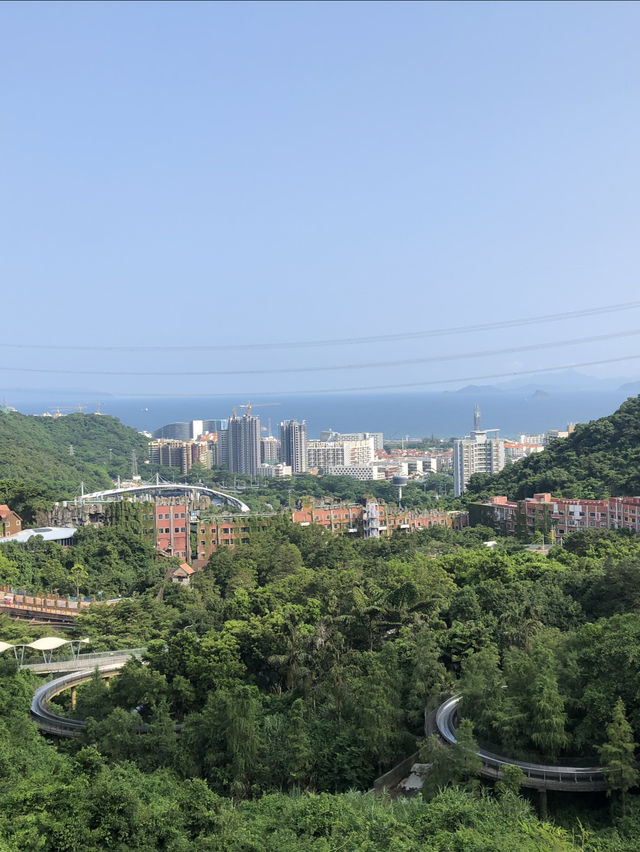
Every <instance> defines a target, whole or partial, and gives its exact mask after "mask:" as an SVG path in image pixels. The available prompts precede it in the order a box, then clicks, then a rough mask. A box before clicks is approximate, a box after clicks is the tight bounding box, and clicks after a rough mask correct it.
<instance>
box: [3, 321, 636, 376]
mask: <svg viewBox="0 0 640 852" xmlns="http://www.w3.org/2000/svg"><path fill="white" fill-rule="evenodd" d="M638 334H640V329H632V330H630V331H618V332H613V333H611V334H598V335H594V336H591V337H575V338H573V339H571V340H558V341H554V342H551V343H529V344H527V345H525V346H509V347H507V348H506V349H480V350H477V351H475V352H454V353H453V354H449V355H431V356H429V357H427V358H404V359H402V360H399V361H370V362H368V363H365V364H330V365H326V366H324V365H321V366H318V367H274V368H260V369H258V370H68V369H60V368H55V367H53V368H50V367H10V366H6V367H2V368H0V369H1V370H5V371H7V372H11V373H47V374H54V375H71V376H184V377H185V378H186V377H189V376H198V377H200V376H259V375H272V374H276V373H327V372H334V371H336V370H364V369H372V368H381V367H405V366H407V365H411V364H433V363H436V362H442V361H463V360H465V359H467V358H484V357H489V356H493V355H512V354H515V353H517V352H533V351H539V350H541V349H557V348H559V347H564V346H577V345H580V344H583V343H596V342H599V341H602V340H611V339H612V338H614V337H615V338H619V337H635V336H637V335H638Z"/></svg>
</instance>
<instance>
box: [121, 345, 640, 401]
mask: <svg viewBox="0 0 640 852" xmlns="http://www.w3.org/2000/svg"><path fill="white" fill-rule="evenodd" d="M638 359H640V354H638V355H622V356H620V357H618V358H604V359H600V360H598V361H577V362H574V363H572V364H558V365H557V366H554V367H538V368H536V369H533V370H509V371H507V372H505V373H486V374H484V375H481V376H458V377H452V378H448V379H429V380H427V381H420V382H393V383H392V384H386V385H367V386H362V385H360V386H354V387H348V388H319V389H317V390H313V389H311V390H310V389H309V388H304V389H302V390H300V389H298V390H277V391H263V390H262V391H257V390H254V391H246V390H245V391H242V392H239V391H233V393H231V392H227V393H121V392H118V393H112V394H111V396H112V397H114V398H123V399H124V398H131V399H211V398H213V397H229V396H237V397H240V396H253V397H256V398H260V397H270V396H313V395H314V394H330V393H366V392H368V391H381V390H398V389H405V388H420V387H431V386H433V387H435V386H438V385H452V384H458V383H460V382H477V381H483V380H485V379H512V378H517V377H518V376H533V375H537V374H538V373H554V372H558V371H559V370H577V369H578V368H580V367H598V366H600V365H602V364H619V363H621V362H623V361H636V360H638Z"/></svg>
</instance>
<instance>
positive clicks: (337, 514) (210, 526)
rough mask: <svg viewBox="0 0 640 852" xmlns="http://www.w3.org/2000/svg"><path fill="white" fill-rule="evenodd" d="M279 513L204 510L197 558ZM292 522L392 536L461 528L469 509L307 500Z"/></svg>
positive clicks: (243, 538)
mask: <svg viewBox="0 0 640 852" xmlns="http://www.w3.org/2000/svg"><path fill="white" fill-rule="evenodd" d="M279 517H281V516H280V515H275V514H274V515H244V516H243V515H209V516H207V515H206V514H205V513H202V515H201V517H200V519H199V521H198V524H197V560H198V562H201V561H202V560H205V561H206V560H207V559H208V558H209V556H210V555H211V554H212V553H214V552H215V551H216V550H218V549H220V548H224V547H231V548H233V547H236V546H237V545H238V544H247V543H248V542H249V541H250V539H251V534H252V532H254V531H259V530H265V529H267V528H268V527H269V525H270V524H272V523H273V522H274V521H275V520H276V519H277V518H279ZM289 517H290V518H291V520H292V521H293V523H296V524H300V526H303V527H307V526H311V525H312V524H313V525H316V526H319V527H322V528H323V529H325V530H327V531H329V532H331V533H333V534H334V535H340V534H346V535H353V536H355V537H358V538H363V537H368V538H370V537H376V538H377V537H378V536H387V535H391V534H392V533H393V532H395V531H396V530H403V531H407V532H411V531H416V530H420V529H428V528H429V527H434V526H444V527H451V528H454V529H462V528H463V527H465V526H467V523H468V516H467V513H466V512H438V511H408V510H405V509H398V508H397V507H395V506H387V505H385V504H384V503H377V502H374V501H370V502H369V503H367V505H366V506H363V505H362V504H356V503H353V504H351V503H349V504H347V503H338V502H336V503H325V502H307V503H304V504H302V505H299V507H298V508H296V509H294V510H293V511H292V512H291V513H290V516H289ZM194 557H195V554H194Z"/></svg>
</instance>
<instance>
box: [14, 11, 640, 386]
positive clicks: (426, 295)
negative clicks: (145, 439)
mask: <svg viewBox="0 0 640 852" xmlns="http://www.w3.org/2000/svg"><path fill="white" fill-rule="evenodd" d="M0 22H1V23H2V29H3V31H4V34H5V38H4V42H5V43H4V45H3V56H2V58H1V59H0V73H1V74H2V77H3V78H4V79H5V80H6V81H8V82H9V84H10V85H8V86H6V87H5V90H4V93H3V103H4V108H5V109H4V115H5V119H6V124H5V131H6V132H5V133H4V134H3V136H2V138H1V140H0V145H1V146H2V147H1V150H2V153H3V159H4V162H5V164H6V169H5V179H4V184H5V192H4V193H3V201H2V202H0V216H1V217H2V223H3V233H4V245H3V251H2V254H1V255H0V257H1V259H0V269H1V270H2V275H3V279H4V280H5V281H6V282H9V287H8V305H9V309H12V310H14V311H15V312H16V313H17V315H19V316H22V318H23V319H22V321H21V322H16V323H12V324H10V325H6V326H5V329H4V335H3V342H4V343H5V344H12V343H13V344H32V345H47V344H48V345H54V346H59V345H62V344H65V343H66V344H69V345H78V346H82V345H93V346H108V345H109V344H113V345H115V346H150V345H167V346H179V345H186V346H189V345H197V344H203V345H216V346H225V345H227V346H229V347H232V346H238V345H247V346H249V347H250V346H252V345H253V344H255V343H256V342H258V343H266V344H269V343H271V344H284V343H286V342H287V341H302V342H304V341H314V340H326V339H330V338H336V339H345V338H346V339H348V338H350V337H351V338H367V337H369V338H375V337H389V336H392V335H398V336H399V338H400V339H398V340H395V341H393V340H388V341H377V342H373V343H365V342H363V343H361V344H358V345H353V344H351V345H350V344H347V343H343V344H335V345H334V346H333V347H324V348H317V349H313V350H312V349H309V350H308V351H307V350H305V349H303V351H295V350H294V351H292V350H287V349H282V350H278V349H274V350H273V351H267V352H266V353H265V352H256V351H254V350H253V349H251V348H247V349H246V350H239V349H237V348H236V349H229V350H227V351H225V350H222V351H218V352H208V353H207V352H206V351H205V352H202V353H197V354H195V355H194V354H193V353H175V352H172V353H170V356H169V357H167V356H164V357H163V356H162V354H159V353H157V352H151V351H138V352H134V353H131V352H119V351H113V352H110V353H108V352H74V351H66V352H63V351H60V350H51V351H37V350H35V351H30V350H25V349H7V348H5V350H4V355H5V357H4V358H3V362H4V363H3V364H2V366H1V367H0V396H2V395H4V394H5V393H8V392H9V394H10V391H11V389H12V388H15V387H22V388H23V389H25V390H27V391H28V390H30V389H31V390H35V389H38V388H44V387H46V386H48V387H49V388H55V389H56V390H57V391H60V392H64V391H68V392H72V393H73V392H75V391H74V389H75V388H90V389H91V392H92V393H94V392H98V393H103V394H105V395H106V394H116V395H119V394H129V395H134V396H144V395H146V394H149V395H151V396H153V395H156V394H165V395H167V396H172V395H180V394H182V395H185V396H186V395H198V394H202V395H209V394H224V395H228V394H238V396H242V397H244V396H246V395H247V394H263V395H266V394H285V393H297V392H308V393H314V392H316V393H317V392H320V391H321V390H322V389H329V390H331V391H336V390H340V389H342V388H349V387H362V388H377V387H386V386H394V387H401V386H403V385H406V386H411V385H413V386H415V387H416V389H419V388H420V383H421V382H427V381H428V382H431V383H432V384H431V385H429V386H424V389H425V390H430V389H431V388H433V389H436V387H437V385H436V382H438V381H440V380H447V379H460V382H459V384H467V383H469V382H470V381H475V380H476V377H483V376H487V377H492V376H503V377H504V378H507V377H508V374H511V373H521V374H523V375H526V374H532V371H533V372H536V371H538V370H539V371H544V370H546V369H549V368H550V367H553V366H556V365H572V364H585V363H590V362H595V361H609V360H610V361H611V363H610V364H602V365H601V366H596V365H594V366H593V368H589V369H586V368H585V369H586V371H587V372H592V373H593V374H594V375H595V376H596V377H606V376H616V377H617V376H620V377H625V376H626V377H627V379H629V380H631V379H633V378H636V377H638V376H640V363H639V362H638V360H634V359H633V358H631V357H628V356H634V355H635V354H636V353H637V352H638V351H639V350H638V347H637V346H635V341H634V339H633V337H634V336H635V335H636V333H640V332H636V326H640V322H639V320H640V312H638V310H637V309H629V310H628V311H621V312H617V313H616V312H612V313H606V314H603V315H602V316H597V315H591V316H583V317H580V318H576V319H573V320H570V321H569V320H567V321H555V322H550V323H548V324H546V325H545V324H541V325H539V326H535V327H532V328H531V329H528V330H527V329H526V328H525V330H524V332H523V331H522V329H519V328H517V327H515V328H508V327H504V328H499V329H496V330H493V331H487V330H477V331H470V332H468V333H467V334H465V335H462V336H458V337H456V336H452V337H440V338H435V339H433V340H429V339H427V338H420V337H412V336H411V335H412V334H416V333H419V332H422V331H429V330H430V329H432V330H437V329H443V328H452V327H464V326H474V325H476V326H477V325H481V324H490V323H492V322H493V323H500V322H506V321H509V320H512V319H514V318H518V317H527V316H540V315H545V314H561V313H571V312H575V311H578V310H580V309H583V308H584V309H592V308H598V307H602V306H606V305H610V304H620V303H625V302H631V301H632V300H633V299H634V297H635V291H636V289H637V288H636V287H635V279H634V271H635V268H637V266H638V261H640V248H639V246H638V242H637V239H636V235H637V231H638V225H639V224H640V211H639V207H638V198H639V197H640V193H639V192H638V190H639V189H640V175H639V174H638V170H637V167H636V151H637V149H638V147H640V124H639V122H638V119H637V115H636V113H637V110H636V109H635V104H636V103H637V101H638V97H639V96H640V57H638V55H637V50H636V39H635V32H637V28H638V23H640V9H639V8H638V6H637V5H635V4H622V3H613V4H603V3H592V4H570V3H559V4H553V5H551V4H549V5H546V4H532V3H523V4H513V3H506V4H492V3H484V4H477V5H476V4H468V3H460V4H412V3H394V4H391V3H379V4H366V5H365V4H362V5H361V4H354V3H342V4H339V5H338V4H327V5H324V4H314V3H311V4H286V3H267V4H254V3H246V4H238V5H236V4H229V3H220V4H196V3H184V4H175V3H166V4H142V3H131V4H120V3H114V4H102V5H100V4H77V5H76V4H70V3H53V4H33V3H26V4H15V3H7V4H4V5H3V7H2V9H0ZM625 334H626V336H625ZM607 335H610V336H609V337H608V338H607V337H606V336H607ZM611 335H615V336H611ZM525 336H526V340H525V339H523V338H525ZM597 337H599V338H600V340H594V339H593V338H597ZM581 338H590V342H589V343H576V344H575V345H566V341H567V340H571V339H581ZM552 343H555V344H560V343H562V344H563V346H562V347H559V346H556V347H551V346H549V348H540V349H538V350H536V351H535V356H534V355H532V354H531V353H529V354H527V352H526V351H522V352H517V351H512V352H507V353H504V354H503V355H481V356H478V355H473V356H472V355H469V356H468V357H467V358H466V359H459V360H452V361H451V363H449V362H444V363H439V362H437V361H432V362H428V361H427V360H426V359H435V358H438V357H445V358H446V357H450V358H453V357H454V356H456V355H458V356H459V355H460V354H461V353H477V352H485V351H488V350H492V351H493V350H509V349H510V350H517V349H518V348H520V347H523V346H525V345H527V344H534V345H539V346H540V347H542V346H543V345H545V344H552ZM615 359H624V360H615ZM403 360H404V361H412V360H413V361H415V362H417V363H413V364H411V363H406V364H403V365H398V364H396V365H390V364H389V362H393V361H396V362H397V361H403ZM420 362H422V363H420ZM366 363H371V364H378V365H380V363H382V364H384V365H385V366H376V367H369V368H366V369H365V368H358V369H356V368H353V369H345V368H344V367H343V366H342V365H346V364H366ZM331 365H334V366H340V370H336V371H335V372H334V373H328V372H327V373H326V374H325V373H323V370H322V369H321V368H323V367H324V366H331ZM11 366H12V367H14V368H15V367H16V366H20V367H21V368H23V369H31V370H38V369H41V370H45V369H58V370H60V371H61V372H60V373H59V374H56V375H54V376H53V377H52V376H50V375H48V374H47V373H45V372H34V373H20V372H16V371H11V370H10V369H9V367H11ZM307 368H315V370H314V371H313V372H304V373H302V375H299V374H296V373H289V372H287V373H281V372H280V371H283V370H293V369H300V370H306V369H307ZM74 370H75V371H79V370H88V371H91V370H94V371H105V372H109V373H112V374H113V375H104V376H98V375H94V376H90V375H88V376H74V375H73V372H72V371H74ZM134 370H138V371H141V372H149V371H153V370H156V371H159V372H161V373H163V375H160V376H144V377H143V376H138V377H135V376H117V375H115V373H117V372H118V371H134ZM256 370H260V371H266V372H261V373H259V374H256V375H251V374H250V371H256ZM198 371H200V372H204V371H209V372H214V371H246V372H245V375H242V376H238V375H236V376H230V375H227V376H213V375H211V376H197V375H193V373H194V372H198ZM172 372H173V373H176V374H177V375H174V376H170V375H167V374H168V373H172ZM480 380H482V379H480ZM489 383H491V382H489ZM453 386H455V385H453ZM175 391H178V393H173V392H175Z"/></svg>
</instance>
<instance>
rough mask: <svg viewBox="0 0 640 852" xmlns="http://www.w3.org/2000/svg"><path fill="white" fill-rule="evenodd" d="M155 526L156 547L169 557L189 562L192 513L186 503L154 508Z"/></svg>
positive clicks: (159, 505) (158, 505) (160, 505)
mask: <svg viewBox="0 0 640 852" xmlns="http://www.w3.org/2000/svg"><path fill="white" fill-rule="evenodd" d="M152 509H153V514H152V515H151V516H150V518H149V520H151V519H153V521H154V525H155V545H156V547H157V549H158V550H160V551H162V552H163V553H165V554H167V556H179V557H180V558H181V559H184V560H188V559H189V556H190V547H189V541H190V535H191V532H190V514H191V513H190V512H189V510H188V508H187V506H186V504H184V503H178V504H175V505H170V504H168V503H165V504H161V503H157V504H156V505H155V506H153V507H152Z"/></svg>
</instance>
